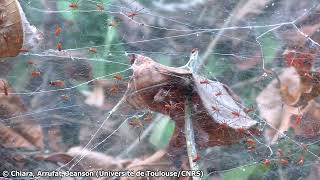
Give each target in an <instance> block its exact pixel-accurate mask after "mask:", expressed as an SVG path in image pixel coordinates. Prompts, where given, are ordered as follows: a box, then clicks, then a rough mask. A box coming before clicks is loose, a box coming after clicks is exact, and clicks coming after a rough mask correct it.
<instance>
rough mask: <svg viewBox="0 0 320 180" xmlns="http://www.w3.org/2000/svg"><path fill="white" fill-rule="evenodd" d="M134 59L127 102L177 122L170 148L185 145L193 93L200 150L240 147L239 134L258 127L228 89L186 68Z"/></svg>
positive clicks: (145, 58)
mask: <svg viewBox="0 0 320 180" xmlns="http://www.w3.org/2000/svg"><path fill="white" fill-rule="evenodd" d="M133 58H134V59H133V60H132V62H134V63H133V65H132V68H133V78H132V80H131V81H130V82H129V86H128V94H127V101H128V103H129V104H131V105H132V106H134V107H136V108H139V109H150V110H152V111H156V112H160V113H163V114H167V115H169V116H170V117H171V118H172V119H173V120H175V122H176V129H175V133H174V135H173V138H172V139H171V142H170V147H175V148H181V147H183V146H184V145H185V139H184V135H183V133H182V132H183V131H181V128H183V127H184V102H185V97H186V95H187V94H188V93H190V92H191V96H192V103H193V108H194V115H193V119H194V121H195V122H194V129H195V131H196V137H199V139H198V141H197V143H198V144H199V145H200V147H208V146H216V145H227V144H233V143H236V142H238V140H239V139H240V138H241V137H243V135H244V133H243V132H240V131H239V130H244V131H245V130H247V129H249V128H251V127H252V126H253V125H255V123H256V122H255V121H254V120H252V119H251V118H250V117H249V116H247V115H246V114H245V113H244V111H243V109H244V108H243V107H241V105H240V104H239V103H238V101H239V100H238V98H237V97H236V96H235V95H234V93H232V91H231V90H230V89H229V88H227V86H225V85H223V84H221V83H219V82H214V81H210V80H207V79H205V78H204V77H201V76H197V75H194V74H192V73H191V72H190V71H188V70H186V69H183V68H173V67H167V66H164V65H161V64H159V63H156V62H155V61H153V60H152V59H150V58H148V57H144V56H141V55H135V56H133ZM159 94H160V95H159ZM160 97H161V98H160ZM213 108H217V109H218V110H213ZM219 111H220V112H219ZM218 114H219V115H218Z"/></svg>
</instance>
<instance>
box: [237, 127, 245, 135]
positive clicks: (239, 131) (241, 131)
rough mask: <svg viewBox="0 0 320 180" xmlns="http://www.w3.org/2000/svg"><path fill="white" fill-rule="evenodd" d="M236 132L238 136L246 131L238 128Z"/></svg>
mask: <svg viewBox="0 0 320 180" xmlns="http://www.w3.org/2000/svg"><path fill="white" fill-rule="evenodd" d="M237 132H238V133H239V134H246V132H247V130H246V129H245V128H239V129H237Z"/></svg>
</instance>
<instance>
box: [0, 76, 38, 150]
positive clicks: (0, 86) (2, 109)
mask: <svg viewBox="0 0 320 180" xmlns="http://www.w3.org/2000/svg"><path fill="white" fill-rule="evenodd" d="M4 91H6V92H7V95H6V93H4V94H3V92H4ZM0 92H1V94H0V118H1V119H3V123H4V124H3V126H5V125H7V126H9V125H10V127H7V128H4V129H3V131H6V132H7V135H8V136H9V135H10V134H11V135H13V136H16V135H14V134H17V135H18V136H21V137H23V139H24V140H26V141H28V143H31V144H32V145H33V146H35V147H38V148H43V134H42V129H41V127H40V125H39V124H38V123H36V122H35V121H32V120H30V119H27V118H24V117H21V118H14V117H15V116H17V115H18V114H22V113H25V112H26V108H25V107H24V104H23V102H22V99H21V98H20V97H19V96H17V95H12V94H10V93H13V92H14V90H13V89H12V88H11V86H10V84H8V82H7V81H5V80H3V79H1V80H0ZM5 129H6V130H5ZM9 132H11V133H9ZM13 132H14V134H13ZM7 138H9V139H14V137H7ZM21 142H22V141H21ZM22 144H25V143H22ZM13 146H14V145H13Z"/></svg>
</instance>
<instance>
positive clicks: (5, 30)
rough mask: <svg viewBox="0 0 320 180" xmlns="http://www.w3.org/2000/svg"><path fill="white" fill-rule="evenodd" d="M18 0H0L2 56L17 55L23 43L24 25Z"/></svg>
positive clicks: (0, 49) (0, 52)
mask: <svg viewBox="0 0 320 180" xmlns="http://www.w3.org/2000/svg"><path fill="white" fill-rule="evenodd" d="M18 3H19V2H18V1H17V0H4V1H0V7H1V8H0V44H1V46H0V57H12V56H17V55H18V54H19V52H20V49H21V48H22V45H23V38H24V35H23V26H22V19H21V15H20V9H19V4H18Z"/></svg>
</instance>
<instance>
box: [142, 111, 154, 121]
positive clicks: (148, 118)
mask: <svg viewBox="0 0 320 180" xmlns="http://www.w3.org/2000/svg"><path fill="white" fill-rule="evenodd" d="M152 119H153V117H152V113H151V112H148V113H147V115H146V116H145V117H144V118H143V120H144V121H145V122H146V123H150V122H152Z"/></svg>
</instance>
